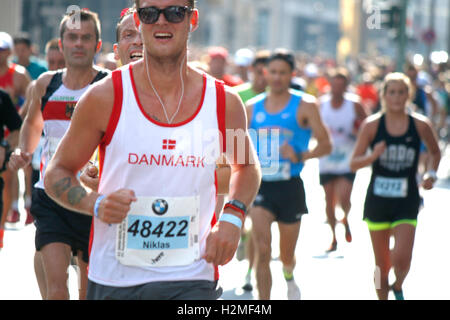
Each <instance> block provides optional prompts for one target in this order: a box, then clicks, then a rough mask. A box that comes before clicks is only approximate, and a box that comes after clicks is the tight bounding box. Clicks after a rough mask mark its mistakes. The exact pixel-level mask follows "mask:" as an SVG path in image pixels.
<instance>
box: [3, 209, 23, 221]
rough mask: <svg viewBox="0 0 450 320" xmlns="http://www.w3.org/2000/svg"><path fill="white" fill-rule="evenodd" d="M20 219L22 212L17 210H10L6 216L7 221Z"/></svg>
mask: <svg viewBox="0 0 450 320" xmlns="http://www.w3.org/2000/svg"><path fill="white" fill-rule="evenodd" d="M19 220H20V214H19V211H17V210H10V211H9V212H8V216H7V217H6V222H9V223H17V222H19Z"/></svg>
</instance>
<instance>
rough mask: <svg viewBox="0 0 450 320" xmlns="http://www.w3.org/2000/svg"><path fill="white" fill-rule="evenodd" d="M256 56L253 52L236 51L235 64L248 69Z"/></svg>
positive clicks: (245, 49) (244, 49) (246, 50)
mask: <svg viewBox="0 0 450 320" xmlns="http://www.w3.org/2000/svg"><path fill="white" fill-rule="evenodd" d="M254 57H255V54H254V53H253V51H252V50H250V49H247V48H242V49H239V50H238V51H236V53H235V55H234V63H235V64H236V65H238V66H241V67H248V66H250V65H251V64H252V62H253V59H254Z"/></svg>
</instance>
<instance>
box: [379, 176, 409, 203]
mask: <svg viewBox="0 0 450 320" xmlns="http://www.w3.org/2000/svg"><path fill="white" fill-rule="evenodd" d="M373 193H374V194H375V195H376V196H379V197H384V198H406V196H407V195H408V180H407V179H406V178H386V177H381V176H377V177H376V178H375V182H374V185H373Z"/></svg>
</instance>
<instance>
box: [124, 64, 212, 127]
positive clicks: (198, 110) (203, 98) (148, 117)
mask: <svg viewBox="0 0 450 320" xmlns="http://www.w3.org/2000/svg"><path fill="white" fill-rule="evenodd" d="M130 78H131V84H132V86H133V92H134V97H135V100H136V102H137V104H138V106H139V109H140V110H141V112H142V114H143V115H144V117H145V118H146V119H147V120H149V121H150V122H152V123H154V124H156V125H157V126H160V127H167V128H174V127H180V126H184V125H185V124H187V123H189V122H191V121H192V120H194V118H195V117H196V116H197V115H198V114H199V112H200V110H201V109H202V106H203V102H204V100H205V93H206V75H203V89H202V98H201V100H200V104H199V105H198V107H197V110H196V111H195V113H194V114H193V115H192V116H190V117H189V118H188V119H186V120H184V121H183V122H179V123H174V124H168V123H163V122H159V121H156V120H155V119H152V118H151V117H150V116H149V115H148V114H147V113H146V112H145V110H144V108H143V107H142V103H141V100H140V99H139V96H138V92H137V87H136V82H135V81H134V75H133V65H132V64H130Z"/></svg>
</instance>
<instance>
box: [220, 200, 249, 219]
mask: <svg viewBox="0 0 450 320" xmlns="http://www.w3.org/2000/svg"><path fill="white" fill-rule="evenodd" d="M223 208H224V210H225V209H226V208H232V209H234V210H236V211H239V212H240V213H241V214H242V215H243V216H244V217H245V214H246V213H247V207H246V206H245V204H243V203H242V202H241V201H239V200H230V201H228V202H227V203H226V204H225V206H224V207H223Z"/></svg>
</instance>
